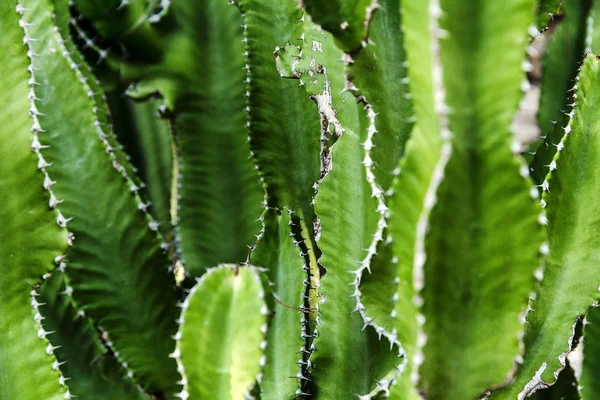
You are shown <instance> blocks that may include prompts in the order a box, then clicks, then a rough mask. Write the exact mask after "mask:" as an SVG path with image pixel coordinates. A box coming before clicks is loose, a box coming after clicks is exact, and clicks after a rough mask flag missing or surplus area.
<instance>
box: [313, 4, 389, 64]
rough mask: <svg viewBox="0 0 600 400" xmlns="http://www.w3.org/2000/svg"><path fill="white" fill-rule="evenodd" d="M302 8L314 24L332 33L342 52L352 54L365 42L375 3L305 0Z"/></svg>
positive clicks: (375, 6)
mask: <svg viewBox="0 0 600 400" xmlns="http://www.w3.org/2000/svg"><path fill="white" fill-rule="evenodd" d="M304 6H305V7H306V11H307V12H308V13H309V14H310V15H311V17H312V19H313V21H315V23H317V24H319V25H321V26H322V27H323V28H324V29H326V30H327V31H329V32H331V33H333V35H334V36H335V38H336V42H337V43H338V44H339V46H340V48H341V49H342V50H343V51H344V52H347V53H352V52H354V51H357V50H359V49H360V48H361V46H362V45H363V42H364V41H366V40H367V34H368V30H369V25H370V23H371V18H372V14H373V13H374V12H375V10H376V8H377V1H373V0H330V1H318V0H306V1H304Z"/></svg>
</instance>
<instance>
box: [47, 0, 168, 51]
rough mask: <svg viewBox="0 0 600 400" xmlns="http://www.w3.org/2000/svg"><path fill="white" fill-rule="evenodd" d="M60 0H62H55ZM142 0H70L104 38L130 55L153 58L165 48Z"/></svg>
mask: <svg viewBox="0 0 600 400" xmlns="http://www.w3.org/2000/svg"><path fill="white" fill-rule="evenodd" d="M55 1H62V0H55ZM147 3H148V2H147V1H146V0H74V5H75V7H76V8H77V10H78V11H79V12H80V13H81V14H82V15H83V16H85V17H86V18H87V19H88V20H90V22H91V23H92V24H93V25H94V28H95V29H96V30H97V31H98V33H99V34H100V35H101V36H102V37H103V38H104V39H109V40H114V41H118V42H121V43H122V44H124V45H125V47H126V49H127V52H128V53H129V55H130V56H132V57H134V58H139V59H142V60H145V61H148V62H157V61H159V60H160V59H161V56H162V55H163V52H164V50H165V47H164V42H163V39H162V38H161V33H160V32H159V31H158V30H156V29H154V27H153V26H152V22H155V21H150V15H151V14H150V10H148V4H147Z"/></svg>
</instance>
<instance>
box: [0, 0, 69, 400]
mask: <svg viewBox="0 0 600 400" xmlns="http://www.w3.org/2000/svg"><path fill="white" fill-rule="evenodd" d="M20 19H21V15H19V13H17V11H16V10H15V4H9V2H2V3H1V4H0V36H1V37H2V39H1V40H0V53H1V54H2V55H3V60H4V61H3V66H2V70H1V71H0V85H1V86H2V92H3V95H2V97H1V100H0V106H1V109H2V112H0V126H1V128H0V141H1V142H2V145H1V146H0V171H2V178H1V179H0V202H1V203H2V206H1V207H0V221H1V222H0V224H1V226H2V227H1V228H0V241H1V243H2V246H0V260H1V261H0V269H1V271H0V275H1V276H2V278H0V398H1V399H24V400H29V399H32V400H33V399H40V398H44V399H49V400H59V399H63V398H65V394H66V389H65V388H64V387H61V385H60V384H59V377H60V376H61V375H60V372H59V371H58V368H54V369H53V363H56V359H55V358H54V355H53V349H54V346H57V345H58V344H57V343H56V342H53V344H50V343H49V342H48V339H54V338H53V337H52V335H48V334H47V333H46V330H45V324H44V323H43V321H42V319H41V315H40V313H39V309H40V308H43V307H44V305H42V304H40V303H41V302H40V301H39V297H38V295H39V292H38V289H39V285H40V284H41V283H42V276H44V275H45V274H48V273H49V272H51V271H52V270H53V269H54V267H55V262H54V261H55V259H56V257H63V256H64V254H65V252H66V251H67V247H68V246H67V231H66V230H65V229H64V228H62V227H60V226H58V225H57V223H56V219H57V216H58V213H57V211H55V210H49V209H48V201H49V200H50V196H49V193H48V192H44V190H43V187H42V183H43V182H44V171H43V170H40V169H38V167H37V166H38V154H39V151H40V149H39V148H38V147H37V146H36V142H35V139H36V138H37V134H38V133H39V132H40V129H39V126H38V125H37V124H36V121H37V118H38V113H37V112H36V111H35V110H33V111H32V103H31V101H30V97H31V93H30V86H29V84H28V82H29V79H30V74H29V71H28V69H27V67H28V66H29V60H28V58H27V55H26V51H27V49H26V47H25V46H23V38H24V32H23V28H22V26H20V23H19V21H20ZM21 24H22V23H21ZM30 112H31V115H30ZM32 144H33V146H32ZM7 171H18V173H14V174H7V173H6V172H7Z"/></svg>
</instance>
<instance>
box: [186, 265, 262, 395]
mask: <svg viewBox="0 0 600 400" xmlns="http://www.w3.org/2000/svg"><path fill="white" fill-rule="evenodd" d="M181 307H182V309H183V313H182V315H181V318H180V322H181V326H180V330H179V333H178V334H177V336H178V337H179V338H180V339H179V340H180V341H179V343H178V347H177V350H176V352H175V354H174V356H175V357H179V356H180V360H179V359H178V362H179V363H180V368H181V366H182V367H183V368H184V369H185V372H184V374H185V379H184V381H186V383H185V384H184V390H183V392H182V393H181V394H180V396H185V395H184V393H186V392H187V393H189V396H190V398H192V399H194V398H198V399H223V400H227V399H231V400H243V399H244V398H246V397H245V394H246V393H248V392H249V390H250V389H251V386H252V385H253V384H254V382H255V380H256V377H257V375H258V374H259V372H260V370H261V367H262V366H264V362H265V361H264V356H263V355H262V353H263V351H262V349H264V346H265V345H266V342H263V339H264V332H265V331H266V327H267V326H266V316H267V314H268V309H267V306H266V304H265V301H264V291H263V288H262V284H261V281H260V278H259V276H258V273H257V272H256V270H255V269H254V268H253V267H243V268H238V267H237V266H233V265H221V266H220V267H218V268H213V269H209V270H208V271H207V272H206V273H205V274H204V275H203V276H202V277H201V278H200V279H199V281H198V283H197V284H196V286H194V288H193V289H192V291H191V293H190V295H189V296H188V297H187V298H186V300H185V302H184V303H183V304H182V306H181ZM182 398H187V397H182Z"/></svg>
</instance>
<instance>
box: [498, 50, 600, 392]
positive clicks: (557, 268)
mask: <svg viewBox="0 0 600 400" xmlns="http://www.w3.org/2000/svg"><path fill="white" fill-rule="evenodd" d="M599 88H600V61H598V59H597V57H596V56H595V55H591V54H590V55H588V56H586V58H585V60H584V62H583V66H582V68H581V71H580V73H579V77H578V79H577V83H576V85H575V90H574V94H573V96H572V98H571V100H572V101H574V102H575V103H576V105H575V107H574V109H573V111H572V115H571V119H570V120H569V121H568V124H567V125H566V126H565V127H563V130H564V136H563V138H562V139H561V141H560V142H559V143H556V145H557V146H558V151H557V153H556V155H555V156H554V159H553V161H552V167H551V168H550V170H551V171H550V173H549V175H548V176H547V178H546V180H545V181H544V183H543V184H542V187H543V189H544V195H543V197H542V207H544V208H545V209H546V217H545V221H544V222H546V223H547V231H548V238H549V241H548V244H549V251H550V254H549V256H548V257H547V259H546V267H545V269H544V273H543V277H544V279H543V280H542V282H541V285H540V289H539V292H538V294H537V297H536V298H535V299H534V300H532V302H531V306H530V307H531V309H532V311H530V312H529V314H528V315H527V325H526V327H527V329H526V331H525V337H524V343H525V353H524V356H523V358H524V363H523V365H521V366H520V368H519V371H518V374H517V376H516V380H515V382H514V383H513V384H512V385H510V386H509V387H507V388H506V389H504V390H502V391H500V392H499V393H497V394H495V395H493V396H492V398H499V399H513V398H515V397H517V398H519V399H521V398H525V397H526V396H527V395H529V394H531V393H534V392H535V391H536V390H539V389H541V388H544V387H547V386H549V385H550V384H552V383H554V382H555V380H556V377H557V376H558V374H559V372H560V371H561V370H562V369H563V368H564V367H565V362H566V357H567V355H568V354H569V353H570V352H571V351H572V343H573V338H574V336H575V326H576V323H577V317H578V316H583V315H584V314H585V313H586V312H587V311H588V308H589V307H590V306H592V304H593V303H595V302H597V301H598V300H600V291H598V285H599V283H600V280H599V279H598V276H597V275H598V273H597V265H598V261H597V258H598V252H597V248H598V244H597V243H598V240H599V237H598V231H597V226H596V224H595V222H594V221H595V220H596V216H595V211H594V210H593V209H592V208H588V207H586V206H584V205H586V204H589V202H590V201H591V199H592V198H595V196H596V193H597V190H598V188H597V182H596V180H595V178H593V175H590V171H594V170H595V169H596V168H598V167H599V166H598V157H597V152H598V146H599V144H600V141H599V138H598V136H597V132H598V126H599V122H598V116H597V113H596V110H597V107H598V102H599V101H600V98H599V97H598V96H599V95H598V93H599V91H598V90H599ZM581 165H585V166H586V168H581ZM584 343H585V339H584Z"/></svg>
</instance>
